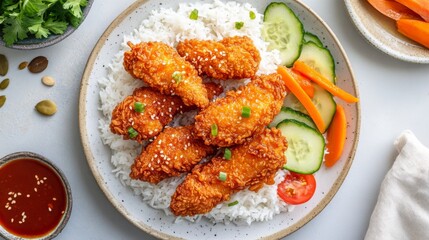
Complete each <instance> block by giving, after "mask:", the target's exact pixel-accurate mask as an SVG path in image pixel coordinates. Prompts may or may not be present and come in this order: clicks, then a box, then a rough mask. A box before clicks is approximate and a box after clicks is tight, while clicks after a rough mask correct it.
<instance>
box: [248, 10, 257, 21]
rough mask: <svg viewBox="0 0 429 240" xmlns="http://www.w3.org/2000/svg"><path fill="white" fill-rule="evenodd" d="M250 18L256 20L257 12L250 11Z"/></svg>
mask: <svg viewBox="0 0 429 240" xmlns="http://www.w3.org/2000/svg"><path fill="white" fill-rule="evenodd" d="M249 17H250V19H252V20H253V19H255V18H256V14H255V12H254V11H250V12H249Z"/></svg>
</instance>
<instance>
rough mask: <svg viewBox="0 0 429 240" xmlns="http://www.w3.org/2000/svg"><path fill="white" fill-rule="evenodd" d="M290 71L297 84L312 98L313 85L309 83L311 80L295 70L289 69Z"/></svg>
mask: <svg viewBox="0 0 429 240" xmlns="http://www.w3.org/2000/svg"><path fill="white" fill-rule="evenodd" d="M291 73H292V77H294V78H295V80H296V81H297V82H298V83H299V86H301V88H302V89H303V90H304V92H305V93H307V95H308V96H309V97H310V98H313V96H314V86H313V84H311V81H310V80H309V79H308V78H306V77H305V76H303V75H302V74H301V73H299V72H297V71H293V70H291Z"/></svg>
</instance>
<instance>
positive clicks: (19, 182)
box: [0, 158, 67, 238]
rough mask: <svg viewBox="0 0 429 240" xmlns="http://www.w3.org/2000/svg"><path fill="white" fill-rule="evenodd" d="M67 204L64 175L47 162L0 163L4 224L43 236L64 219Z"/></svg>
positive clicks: (21, 233)
mask: <svg viewBox="0 0 429 240" xmlns="http://www.w3.org/2000/svg"><path fill="white" fill-rule="evenodd" d="M66 207H67V197H66V189H65V187H64V184H63V183H62V181H61V179H60V177H59V176H58V174H57V173H56V172H54V170H53V169H52V168H51V167H49V166H48V165H46V164H44V163H43V162H39V161H36V160H33V159H25V158H23V159H17V160H12V161H10V162H7V163H5V164H4V165H3V166H0V225H1V226H2V227H3V228H4V229H5V230H6V231H8V232H10V233H11V234H14V235H16V236H20V237H31V238H34V237H41V236H45V235H47V234H49V233H50V232H52V231H53V230H54V229H55V228H56V227H57V226H58V225H59V223H60V222H61V219H62V218H63V216H64V214H65V210H66Z"/></svg>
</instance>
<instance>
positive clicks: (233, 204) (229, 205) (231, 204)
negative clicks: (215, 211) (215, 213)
mask: <svg viewBox="0 0 429 240" xmlns="http://www.w3.org/2000/svg"><path fill="white" fill-rule="evenodd" d="M237 204H238V201H237V200H235V201H234V202H230V203H228V207H232V206H235V205H237Z"/></svg>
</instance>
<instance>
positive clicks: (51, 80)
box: [42, 76, 55, 87]
mask: <svg viewBox="0 0 429 240" xmlns="http://www.w3.org/2000/svg"><path fill="white" fill-rule="evenodd" d="M42 83H43V84H45V85H46V86H49V87H52V86H54V85H55V79H54V78H53V77H51V76H44V77H42Z"/></svg>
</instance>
